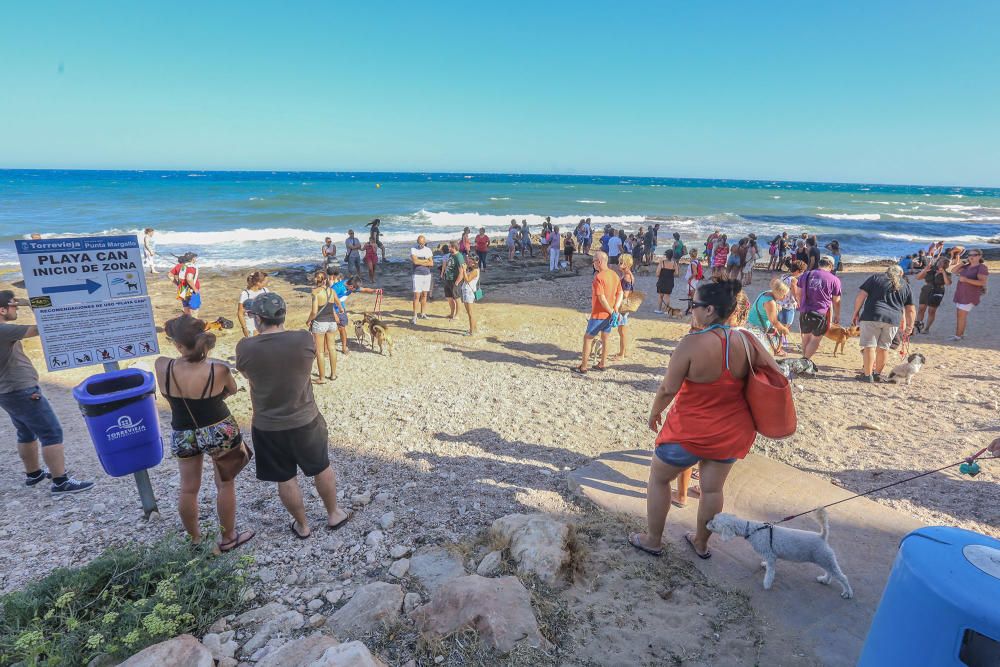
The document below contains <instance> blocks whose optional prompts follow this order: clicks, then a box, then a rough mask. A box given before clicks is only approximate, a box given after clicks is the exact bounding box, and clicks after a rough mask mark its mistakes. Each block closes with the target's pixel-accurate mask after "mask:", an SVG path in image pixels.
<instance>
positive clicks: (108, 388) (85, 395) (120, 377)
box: [73, 368, 156, 405]
mask: <svg viewBox="0 0 1000 667" xmlns="http://www.w3.org/2000/svg"><path fill="white" fill-rule="evenodd" d="M155 391H156V378H155V377H154V376H153V374H152V373H150V372H148V371H144V370H142V369H140V368H126V369H124V370H119V371H110V372H108V373H98V374H97V375H91V376H90V377H89V378H87V379H86V380H84V381H83V382H81V383H80V384H78V385H77V386H76V387H74V388H73V398H75V399H76V401H77V403H80V404H81V405H102V404H104V403H113V402H115V401H121V400H123V399H128V398H135V397H137V396H144V395H146V394H151V393H154V392H155Z"/></svg>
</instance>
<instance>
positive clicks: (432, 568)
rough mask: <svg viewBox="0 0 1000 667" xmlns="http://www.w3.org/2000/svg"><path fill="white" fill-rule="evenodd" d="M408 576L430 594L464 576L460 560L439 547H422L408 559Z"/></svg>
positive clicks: (463, 568) (463, 566)
mask: <svg viewBox="0 0 1000 667" xmlns="http://www.w3.org/2000/svg"><path fill="white" fill-rule="evenodd" d="M409 574H410V576H411V577H413V578H414V579H416V580H417V581H419V582H420V584H421V585H422V586H423V587H424V588H426V589H427V590H428V591H429V592H430V593H434V591H436V590H437V589H438V588H440V587H441V586H442V585H443V584H445V583H447V582H449V581H451V580H452V579H455V578H457V577H464V576H465V565H463V564H462V558H461V557H460V556H457V555H455V554H453V553H451V552H450V551H448V550H447V549H442V548H441V547H424V548H423V549H419V550H417V552H416V553H415V554H413V555H412V556H411V557H410V572H409Z"/></svg>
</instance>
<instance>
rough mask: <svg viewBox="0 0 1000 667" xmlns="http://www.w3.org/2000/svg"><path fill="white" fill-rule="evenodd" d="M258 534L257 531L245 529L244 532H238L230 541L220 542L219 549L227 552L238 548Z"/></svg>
mask: <svg viewBox="0 0 1000 667" xmlns="http://www.w3.org/2000/svg"><path fill="white" fill-rule="evenodd" d="M256 534H257V533H255V532H254V531H252V530H245V531H243V532H242V533H236V537H235V538H233V539H231V540H229V541H228V542H219V551H220V552H221V553H226V552H227V551H232V550H233V549H238V548H239V547H242V546H243V545H244V544H246V543H247V542H249V541H250V540H252V539H253V538H254V536H255V535H256Z"/></svg>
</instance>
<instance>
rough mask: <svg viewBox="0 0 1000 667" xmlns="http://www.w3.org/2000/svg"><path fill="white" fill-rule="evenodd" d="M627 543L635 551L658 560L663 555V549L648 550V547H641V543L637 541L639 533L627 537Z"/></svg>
mask: <svg viewBox="0 0 1000 667" xmlns="http://www.w3.org/2000/svg"><path fill="white" fill-rule="evenodd" d="M628 543H629V544H631V545H632V546H633V547H635V548H636V549H638V550H639V551H642V552H643V553H647V554H649V555H650V556H656V557H657V558H659V557H660V556H662V555H663V549H650V548H649V547H644V546H643V545H642V542H640V541H639V533H632V534H631V535H629V536H628Z"/></svg>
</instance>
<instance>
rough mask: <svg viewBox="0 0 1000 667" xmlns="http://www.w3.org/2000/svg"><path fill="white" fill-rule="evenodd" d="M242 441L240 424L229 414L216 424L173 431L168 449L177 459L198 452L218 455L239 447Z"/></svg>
mask: <svg viewBox="0 0 1000 667" xmlns="http://www.w3.org/2000/svg"><path fill="white" fill-rule="evenodd" d="M241 442H243V435H242V434H241V433H240V425H239V424H237V423H236V418H235V417H232V416H229V417H226V418H225V419H223V420H222V421H221V422H219V423H218V424H212V425H211V426H205V427H203V428H198V429H193V430H188V431H174V432H173V436H172V437H171V440H170V451H172V452H173V453H174V456H176V457H177V458H179V459H186V458H190V457H192V456H197V455H199V454H208V455H209V456H218V455H219V454H221V453H222V452H225V451H227V450H230V449H232V448H233V447H239V445H240V443H241Z"/></svg>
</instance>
